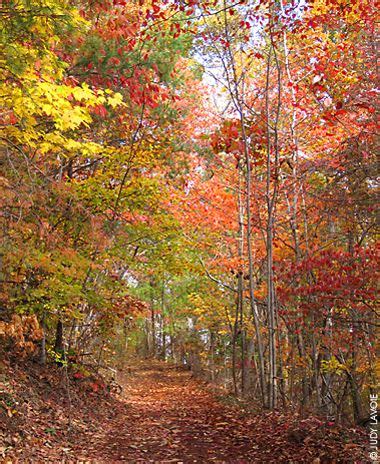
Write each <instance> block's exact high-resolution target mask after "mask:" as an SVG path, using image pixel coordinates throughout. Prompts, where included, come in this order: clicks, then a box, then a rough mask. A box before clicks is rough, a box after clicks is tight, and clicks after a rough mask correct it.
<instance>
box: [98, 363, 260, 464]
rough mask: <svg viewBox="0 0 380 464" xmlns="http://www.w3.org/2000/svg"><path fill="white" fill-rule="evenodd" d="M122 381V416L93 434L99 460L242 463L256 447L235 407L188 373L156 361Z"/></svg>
mask: <svg viewBox="0 0 380 464" xmlns="http://www.w3.org/2000/svg"><path fill="white" fill-rule="evenodd" d="M122 383H123V394H122V396H123V398H124V401H125V402H126V404H127V415H126V416H125V415H119V417H116V418H115V419H114V420H113V421H110V423H109V424H108V426H109V427H108V430H105V431H104V433H102V434H101V435H100V436H99V435H97V436H96V437H95V440H96V443H94V451H95V450H96V455H97V456H96V457H97V460H99V462H115V463H116V462H139V461H140V462H177V463H178V462H213V461H216V462H221V461H223V462H247V453H249V450H253V449H254V448H255V445H254V443H252V441H251V439H250V437H249V436H248V435H247V434H246V433H245V428H246V427H247V428H248V427H250V426H251V425H252V424H249V423H247V422H245V423H243V424H242V423H241V419H240V420H239V418H238V417H236V411H234V410H229V409H227V408H226V407H223V406H222V405H221V404H219V403H218V402H217V401H216V400H215V399H214V398H213V396H212V395H211V394H210V393H209V392H208V391H207V390H206V389H205V388H204V387H203V386H202V385H201V384H200V383H199V382H198V381H195V380H193V379H192V378H191V376H190V374H189V373H188V372H184V371H182V370H177V369H175V368H170V367H167V366H165V365H162V364H159V363H155V364H153V365H148V366H143V367H141V368H140V369H139V370H138V371H137V372H135V373H134V374H133V375H132V376H129V377H127V378H126V380H125V381H123V382H122Z"/></svg>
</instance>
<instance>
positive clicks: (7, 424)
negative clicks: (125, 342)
mask: <svg viewBox="0 0 380 464" xmlns="http://www.w3.org/2000/svg"><path fill="white" fill-rule="evenodd" d="M1 367H2V372H1V393H0V395H1V396H0V398H1V408H0V414H1V421H0V424H1V429H0V430H1V435H0V437H1V442H2V445H1V453H2V455H3V462H4V463H10V462H12V463H13V462H91V463H119V462H120V463H121V462H165V463H166V462H168V463H169V462H177V463H180V462H186V463H187V462H188V463H191V462H194V463H201V462H231V463H246V462H247V463H248V462H253V463H259V462H260V463H261V462H273V463H274V462H284V463H285V462H286V463H314V464H318V463H338V462H342V463H344V462H347V463H360V462H366V461H365V439H366V438H365V437H366V434H365V431H364V430H361V429H352V428H341V427H338V426H336V425H334V424H332V423H326V422H323V421H320V420H319V419H317V418H315V417H309V418H306V419H301V418H300V417H299V416H298V415H297V414H291V413H289V412H287V413H284V412H281V413H280V412H276V411H274V412H267V413H264V414H260V415H255V414H252V413H250V412H249V411H247V410H245V409H244V408H243V407H241V406H240V407H237V406H236V405H234V404H228V402H226V401H223V397H221V395H220V394H217V393H216V392H215V389H212V388H211V387H210V385H208V384H206V383H205V382H202V381H200V380H197V379H195V378H194V377H193V376H192V374H191V373H190V372H188V371H185V370H183V369H181V368H177V367H176V366H173V365H168V364H164V363H161V362H158V361H154V362H146V361H144V362H140V363H138V364H136V365H134V367H133V368H132V369H130V370H128V373H120V374H119V378H118V382H120V384H121V386H122V388H123V390H122V392H121V393H120V394H119V393H109V391H108V389H107V388H106V385H105V382H104V380H103V379H102V378H101V377H96V376H88V377H85V378H82V377H81V376H80V375H79V376H78V375H75V374H74V373H73V372H72V371H69V376H66V372H65V369H63V368H59V367H54V368H52V367H51V366H49V367H46V368H42V367H38V368H37V367H36V365H28V366H25V365H23V366H17V367H11V366H10V365H9V364H7V363H3V364H2V366H1ZM76 377H77V378H76ZM78 377H79V378H78ZM67 385H69V388H67Z"/></svg>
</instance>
